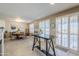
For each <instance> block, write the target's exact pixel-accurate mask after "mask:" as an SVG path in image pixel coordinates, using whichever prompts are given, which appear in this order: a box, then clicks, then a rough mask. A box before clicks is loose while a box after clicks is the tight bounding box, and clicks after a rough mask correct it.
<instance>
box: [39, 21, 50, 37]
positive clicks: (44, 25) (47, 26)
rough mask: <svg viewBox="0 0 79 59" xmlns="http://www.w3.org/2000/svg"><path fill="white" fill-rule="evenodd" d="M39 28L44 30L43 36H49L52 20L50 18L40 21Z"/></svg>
mask: <svg viewBox="0 0 79 59" xmlns="http://www.w3.org/2000/svg"><path fill="white" fill-rule="evenodd" d="M39 28H40V30H41V31H42V34H41V35H42V36H46V37H49V34H50V22H49V20H44V21H41V22H40V23H39Z"/></svg>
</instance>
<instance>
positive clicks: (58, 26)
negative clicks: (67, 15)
mask: <svg viewBox="0 0 79 59" xmlns="http://www.w3.org/2000/svg"><path fill="white" fill-rule="evenodd" d="M56 37H57V39H56V44H57V45H61V18H56Z"/></svg>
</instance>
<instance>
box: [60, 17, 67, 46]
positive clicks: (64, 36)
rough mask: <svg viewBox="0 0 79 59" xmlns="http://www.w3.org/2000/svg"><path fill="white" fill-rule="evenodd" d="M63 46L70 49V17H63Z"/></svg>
mask: <svg viewBox="0 0 79 59" xmlns="http://www.w3.org/2000/svg"><path fill="white" fill-rule="evenodd" d="M61 24H62V25H61V29H62V34H61V35H62V46H64V47H68V17H66V16H65V17H62V23H61Z"/></svg>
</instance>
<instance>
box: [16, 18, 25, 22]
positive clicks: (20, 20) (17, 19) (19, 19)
mask: <svg viewBox="0 0 79 59" xmlns="http://www.w3.org/2000/svg"><path fill="white" fill-rule="evenodd" d="M15 21H16V22H25V21H24V20H23V19H21V18H16V20H15Z"/></svg>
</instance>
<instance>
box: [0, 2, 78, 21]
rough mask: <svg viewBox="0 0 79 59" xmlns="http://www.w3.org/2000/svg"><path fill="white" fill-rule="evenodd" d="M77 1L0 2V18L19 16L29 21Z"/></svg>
mask: <svg viewBox="0 0 79 59" xmlns="http://www.w3.org/2000/svg"><path fill="white" fill-rule="evenodd" d="M77 5H79V4H78V3H55V4H54V5H51V4H49V3H0V19H5V20H15V19H16V18H20V19H22V20H24V22H25V21H26V22H31V21H33V20H35V19H39V18H42V17H45V16H47V15H50V14H55V13H57V12H60V11H63V10H66V9H69V8H72V7H75V6H77Z"/></svg>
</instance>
